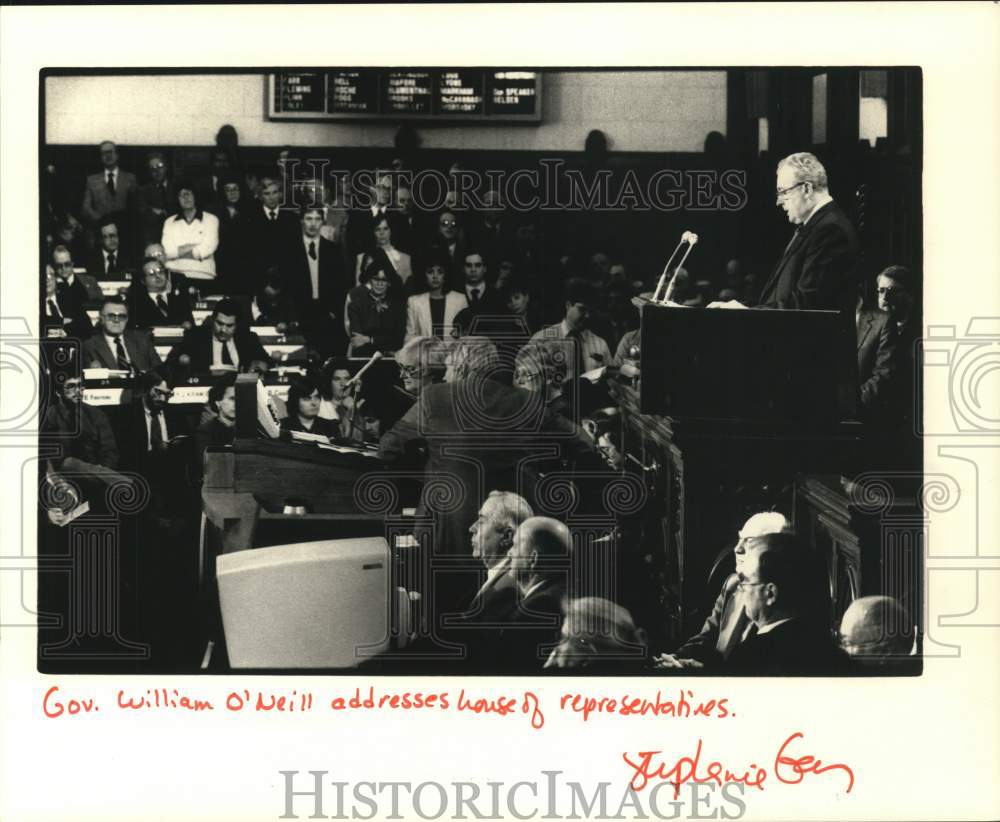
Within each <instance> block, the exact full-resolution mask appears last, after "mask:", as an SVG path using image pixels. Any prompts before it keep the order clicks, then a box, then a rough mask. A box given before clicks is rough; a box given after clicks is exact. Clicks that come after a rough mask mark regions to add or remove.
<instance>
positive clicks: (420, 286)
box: [406, 255, 469, 340]
mask: <svg viewBox="0 0 1000 822" xmlns="http://www.w3.org/2000/svg"><path fill="white" fill-rule="evenodd" d="M422 268H423V270H422V273H421V274H419V275H417V277H415V278H414V280H413V282H414V287H415V290H416V291H417V293H416V294H414V295H413V296H412V297H410V298H409V300H407V304H406V339H407V340H412V339H413V338H415V337H440V338H442V339H445V340H450V338H451V329H452V323H453V322H454V320H455V315H456V314H458V312H459V311H461V310H462V309H463V308H467V307H468V305H469V303H468V301H467V300H466V299H465V295H464V294H460V293H459V292H457V291H449V290H448V267H447V265H446V263H445V261H444V260H443V259H442V258H441V257H438V256H433V255H432V256H430V257H429V258H428V259H427V261H426V263H425V264H424V265H423V267H422Z"/></svg>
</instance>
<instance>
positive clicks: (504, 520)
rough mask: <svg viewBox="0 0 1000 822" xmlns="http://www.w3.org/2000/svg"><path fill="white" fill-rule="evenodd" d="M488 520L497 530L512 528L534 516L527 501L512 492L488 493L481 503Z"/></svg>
mask: <svg viewBox="0 0 1000 822" xmlns="http://www.w3.org/2000/svg"><path fill="white" fill-rule="evenodd" d="M483 508H485V509H486V510H487V512H488V514H489V518H490V520H491V521H492V522H493V525H494V526H495V527H497V528H513V529H515V530H517V526H518V525H520V524H521V523H522V522H524V521H525V520H526V519H528V518H530V517H533V516H534V515H535V513H534V511H532V510H531V506H530V505H528V501H527V500H526V499H525V498H524V497H522V496H519V495H518V494H515V493H514V492H513V491H490V495H489V496H488V497H487V498H486V502H484V503H483Z"/></svg>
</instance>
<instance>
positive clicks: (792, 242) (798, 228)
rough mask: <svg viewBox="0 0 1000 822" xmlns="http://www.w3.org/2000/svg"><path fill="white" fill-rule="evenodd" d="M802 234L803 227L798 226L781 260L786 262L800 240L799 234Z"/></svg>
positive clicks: (782, 253)
mask: <svg viewBox="0 0 1000 822" xmlns="http://www.w3.org/2000/svg"><path fill="white" fill-rule="evenodd" d="M801 233H802V226H796V228H795V233H794V234H792V239H790V240H789V241H788V245H786V246H785V250H784V251H782V252H781V259H782V260H784V259H785V257H787V256H788V252H789V251H790V250H791V248H792V246H793V245H795V240H796V239H798V236H799V234H801Z"/></svg>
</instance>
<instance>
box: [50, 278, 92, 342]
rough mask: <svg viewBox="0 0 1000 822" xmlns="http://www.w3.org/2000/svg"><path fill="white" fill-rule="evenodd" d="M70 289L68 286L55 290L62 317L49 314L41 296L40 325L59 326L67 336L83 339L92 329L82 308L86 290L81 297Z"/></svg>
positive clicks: (80, 286) (81, 287) (88, 318)
mask: <svg viewBox="0 0 1000 822" xmlns="http://www.w3.org/2000/svg"><path fill="white" fill-rule="evenodd" d="M77 285H78V287H79V288H80V289H83V286H82V285H79V284H77ZM72 291H73V289H69V288H66V289H63V290H62V291H60V290H58V289H57V290H56V294H55V300H56V305H57V306H58V308H59V313H61V314H62V319H60V318H59V317H58V316H49V313H48V306H47V300H46V299H45V298H43V302H42V327H43V328H45V329H48V328H61V329H62V330H63V331H65V332H66V335H67V336H69V337H75V338H76V339H78V340H85V339H87V338H88V337H89V336H90V335H91V333H92V332H93V330H94V324H93V323H92V322H91V321H90V317H89V316H88V314H87V311H86V309H84V305H85V303H86V299H84V298H85V297H86V290H85V289H84V294H83V298H81V296H80V295H79V294H76V295H74V294H73V293H72ZM65 320H69V322H65Z"/></svg>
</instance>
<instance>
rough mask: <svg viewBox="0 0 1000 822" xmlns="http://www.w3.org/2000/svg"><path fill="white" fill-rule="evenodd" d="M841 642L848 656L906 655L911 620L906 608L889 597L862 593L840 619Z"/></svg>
mask: <svg viewBox="0 0 1000 822" xmlns="http://www.w3.org/2000/svg"><path fill="white" fill-rule="evenodd" d="M840 646H841V647H842V648H843V649H844V651H845V652H846V653H847V654H848V655H849V656H851V657H901V656H908V655H909V653H910V648H912V647H913V624H912V623H911V622H910V617H909V615H908V614H907V613H906V609H905V608H903V606H902V605H900V604H899V603H898V602H897V601H896V600H895V599H893V598H892V597H885V596H870V597H861V598H860V599H856V600H854V602H852V603H851V604H850V606H849V607H848V609H847V610H846V611H845V612H844V616H843V617H842V618H841V620H840Z"/></svg>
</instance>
